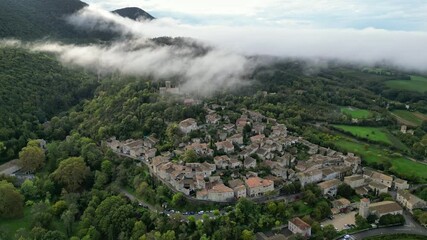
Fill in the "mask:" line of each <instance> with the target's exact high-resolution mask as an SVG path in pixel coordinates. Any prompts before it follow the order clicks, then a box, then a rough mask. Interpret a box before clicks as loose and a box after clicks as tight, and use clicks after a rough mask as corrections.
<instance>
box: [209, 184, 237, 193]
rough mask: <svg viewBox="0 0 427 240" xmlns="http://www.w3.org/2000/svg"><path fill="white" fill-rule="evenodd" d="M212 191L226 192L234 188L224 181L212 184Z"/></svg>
mask: <svg viewBox="0 0 427 240" xmlns="http://www.w3.org/2000/svg"><path fill="white" fill-rule="evenodd" d="M209 191H210V192H221V193H225V192H233V189H231V188H229V187H227V186H225V185H224V184H222V183H218V184H216V185H214V186H212V189H210V190H209Z"/></svg>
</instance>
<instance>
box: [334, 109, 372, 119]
mask: <svg viewBox="0 0 427 240" xmlns="http://www.w3.org/2000/svg"><path fill="white" fill-rule="evenodd" d="M341 112H342V113H344V114H347V115H350V116H351V117H352V118H357V119H365V118H370V117H372V116H373V115H374V114H373V113H372V112H371V111H369V110H365V109H358V108H352V107H341Z"/></svg>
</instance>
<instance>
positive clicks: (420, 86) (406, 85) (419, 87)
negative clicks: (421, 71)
mask: <svg viewBox="0 0 427 240" xmlns="http://www.w3.org/2000/svg"><path fill="white" fill-rule="evenodd" d="M386 86H388V87H389V88H393V89H397V90H407V91H414V92H421V93H423V92H426V91H427V78H425V77H422V76H411V80H391V81H387V82H386Z"/></svg>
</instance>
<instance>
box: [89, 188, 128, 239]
mask: <svg viewBox="0 0 427 240" xmlns="http://www.w3.org/2000/svg"><path fill="white" fill-rule="evenodd" d="M134 214H135V213H134V209H133V207H132V206H131V205H129V204H126V203H125V201H124V200H123V199H122V198H120V197H118V196H112V197H108V198H106V199H105V200H104V201H102V202H101V203H100V204H99V206H98V207H97V208H96V210H95V223H96V226H97V229H99V230H100V231H101V234H102V235H103V236H105V237H106V238H107V239H110V240H112V239H117V237H118V235H119V234H120V232H124V233H127V235H128V236H130V235H131V231H132V228H133V226H134V224H135V223H134V221H135V220H134V218H133V216H134Z"/></svg>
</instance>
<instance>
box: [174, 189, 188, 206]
mask: <svg viewBox="0 0 427 240" xmlns="http://www.w3.org/2000/svg"><path fill="white" fill-rule="evenodd" d="M171 203H172V205H173V206H175V207H182V206H184V205H185V203H186V200H185V197H184V195H183V194H182V193H181V192H179V193H176V194H174V195H173V197H172V201H171Z"/></svg>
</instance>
